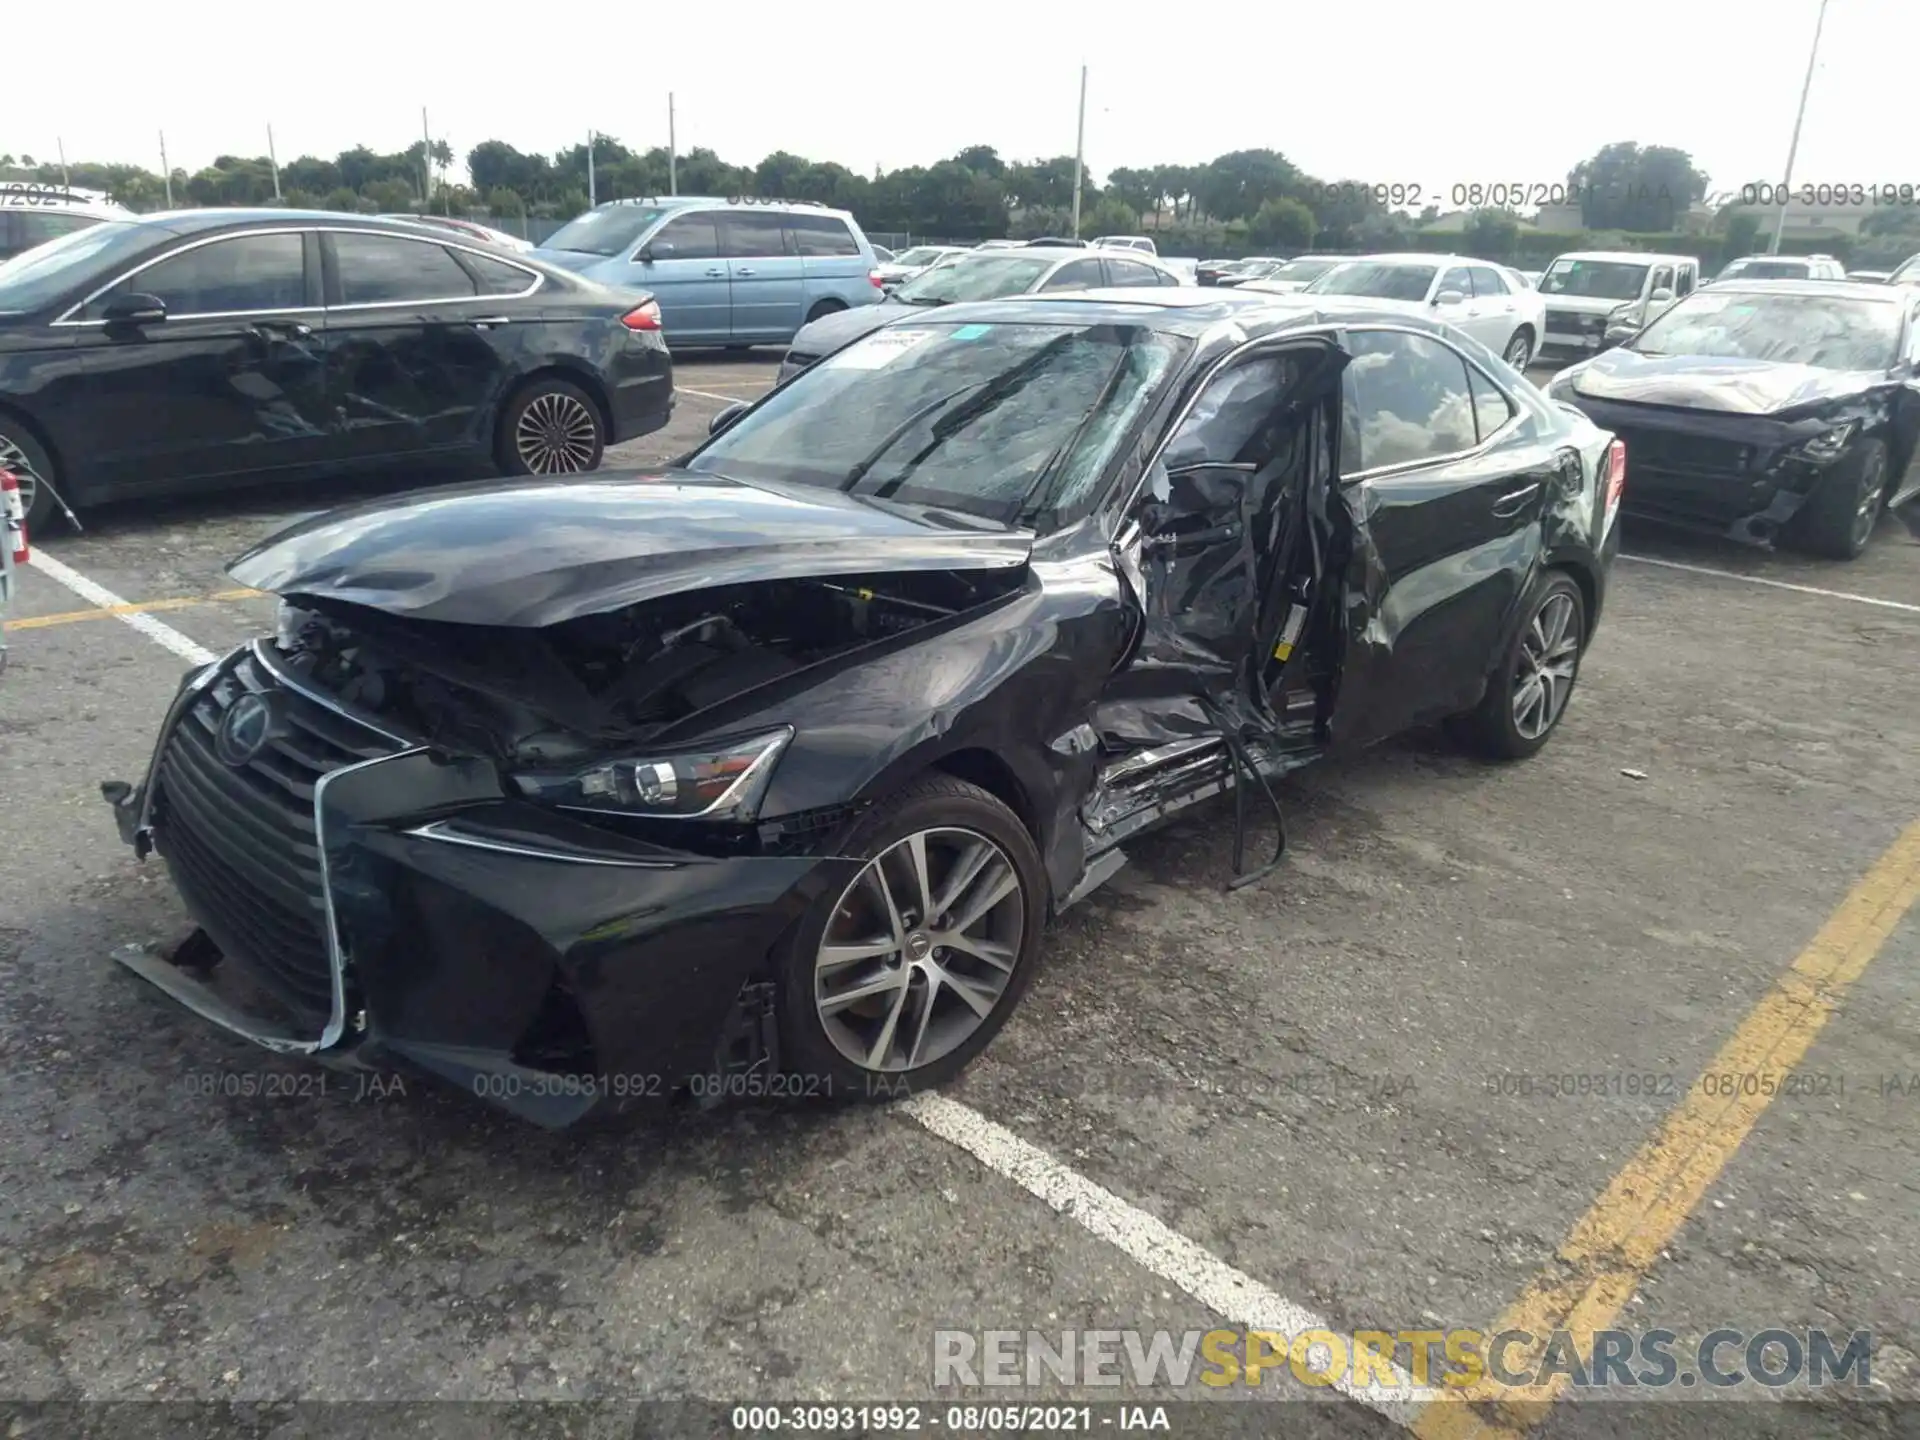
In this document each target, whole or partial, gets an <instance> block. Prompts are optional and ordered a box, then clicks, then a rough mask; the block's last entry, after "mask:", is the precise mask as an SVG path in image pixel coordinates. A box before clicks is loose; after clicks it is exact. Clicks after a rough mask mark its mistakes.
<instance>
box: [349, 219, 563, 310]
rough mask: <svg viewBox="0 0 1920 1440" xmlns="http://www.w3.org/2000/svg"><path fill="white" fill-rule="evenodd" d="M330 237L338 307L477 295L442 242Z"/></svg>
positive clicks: (376, 237)
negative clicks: (336, 270)
mask: <svg viewBox="0 0 1920 1440" xmlns="http://www.w3.org/2000/svg"><path fill="white" fill-rule="evenodd" d="M331 238H332V240H333V254H334V261H335V264H336V265H337V267H338V269H339V274H340V303H341V304H342V305H397V304H406V303H408V302H409V301H415V302H417V301H422V300H464V299H467V298H468V297H470V296H472V295H476V294H478V293H479V287H478V286H477V285H476V284H475V282H474V278H473V276H471V275H469V274H468V273H467V272H466V271H465V270H464V269H462V268H461V266H460V262H459V261H458V260H456V259H454V258H453V256H452V254H451V253H450V252H449V251H448V250H447V249H446V248H445V247H444V246H441V245H435V244H434V243H433V242H432V241H431V240H402V239H400V238H399V237H398V236H394V235H358V234H352V235H349V234H335V235H334V236H332V237H331ZM521 288H523V289H524V288H525V286H524V285H522V287H521Z"/></svg>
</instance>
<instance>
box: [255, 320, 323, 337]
mask: <svg viewBox="0 0 1920 1440" xmlns="http://www.w3.org/2000/svg"><path fill="white" fill-rule="evenodd" d="M247 328H248V329H249V330H251V331H252V332H253V333H254V334H255V335H257V336H259V337H260V338H261V339H262V340H273V339H277V338H279V337H281V336H288V337H291V338H292V339H295V340H305V339H307V338H308V337H309V336H311V335H312V334H313V327H312V326H311V325H306V324H303V323H301V322H300V321H298V320H256V321H254V322H253V324H251V325H249V326H248V327H247Z"/></svg>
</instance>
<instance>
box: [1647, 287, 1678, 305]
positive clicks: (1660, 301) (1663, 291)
mask: <svg viewBox="0 0 1920 1440" xmlns="http://www.w3.org/2000/svg"><path fill="white" fill-rule="evenodd" d="M1647 298H1648V299H1649V300H1651V301H1652V302H1653V303H1654V304H1655V305H1664V304H1666V303H1667V302H1668V301H1669V300H1671V299H1673V291H1671V290H1669V289H1667V287H1666V286H1664V285H1662V286H1661V287H1660V288H1659V289H1658V290H1656V291H1654V292H1653V294H1651V295H1649V296H1648V297H1647Z"/></svg>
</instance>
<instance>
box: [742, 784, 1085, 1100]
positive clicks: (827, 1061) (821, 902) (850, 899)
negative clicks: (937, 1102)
mask: <svg viewBox="0 0 1920 1440" xmlns="http://www.w3.org/2000/svg"><path fill="white" fill-rule="evenodd" d="M915 836H918V837H920V840H921V853H922V854H923V855H924V856H925V859H926V872H927V875H928V878H929V882H930V884H929V889H930V890H931V891H932V897H933V899H934V900H935V902H936V903H939V902H944V903H945V904H946V905H947V906H948V907H949V909H950V911H959V912H961V913H960V914H958V915H957V917H955V918H958V919H960V920H962V921H965V920H966V918H967V917H966V915H965V913H964V911H965V910H967V909H971V908H973V907H975V906H979V905H981V904H982V902H983V901H986V900H987V899H988V898H989V896H990V895H991V894H992V893H993V892H994V891H995V890H996V889H998V888H1000V886H1001V885H1002V884H1003V883H1004V882H1005V881H1006V880H1007V879H1008V878H1011V879H1012V880H1013V881H1014V882H1015V889H1014V890H1013V891H1012V892H1010V893H1009V894H1007V895H1006V896H1005V897H1004V898H1002V899H1001V900H999V901H998V902H996V903H993V904H990V905H986V906H985V908H984V909H983V910H982V912H981V915H980V916H979V917H978V919H977V921H976V922H974V923H972V924H970V925H966V926H964V927H963V928H964V931H965V936H966V938H968V939H969V940H971V941H973V942H974V943H977V944H982V945H985V946H987V947H988V948H990V949H993V950H995V951H997V952H998V955H997V956H996V958H995V959H994V960H993V961H992V962H989V960H988V959H986V958H983V957H981V956H979V955H978V954H970V953H967V951H964V950H955V949H953V948H950V947H948V946H940V945H936V944H935V943H934V942H935V940H936V939H937V938H938V937H939V936H940V934H941V932H940V931H938V930H937V929H930V928H928V927H924V920H925V916H924V915H920V914H918V911H919V909H920V908H921V907H920V905H919V903H918V898H917V897H918V894H919V893H920V892H919V886H918V885H917V884H916V882H915V880H914V874H913V866H912V852H911V850H910V849H909V848H908V845H909V842H910V840H911V838H912V837H915ZM982 845H984V846H985V848H986V850H987V851H988V852H990V853H988V854H987V855H986V856H985V858H984V862H983V864H982V865H980V866H979V867H978V868H976V869H975V870H974V871H973V873H972V874H971V876H969V875H968V874H967V866H968V863H969V861H970V860H971V859H972V858H973V856H974V854H975V847H977V846H982ZM832 853H834V854H838V855H846V856H852V857H856V858H859V859H862V860H866V861H868V862H869V863H868V864H867V865H865V866H863V867H862V869H861V870H860V871H859V873H858V874H856V875H854V876H853V877H852V878H851V879H849V880H848V882H847V883H846V884H845V885H844V886H843V887H835V888H831V889H829V890H828V891H827V892H826V893H824V894H822V895H821V896H820V897H819V899H818V900H816V901H815V903H814V905H813V908H812V909H811V910H810V911H809V912H808V913H807V915H806V916H805V917H803V918H802V919H801V921H800V922H799V923H798V925H796V926H795V928H794V930H793V932H792V934H791V938H790V940H789V942H788V943H787V945H786V946H785V947H784V950H783V952H782V953H781V954H780V955H779V956H778V957H777V959H776V964H777V968H778V974H777V976H776V989H777V992H778V1000H779V1015H780V1041H781V1050H782V1056H783V1061H784V1068H785V1069H786V1070H787V1071H788V1072H789V1073H790V1074H791V1075H792V1076H794V1077H795V1078H796V1079H801V1080H804V1082H805V1088H804V1091H803V1092H802V1093H805V1094H808V1095H815V1096H819V1097H821V1098H831V1099H835V1100H851V1101H862V1100H885V1099H897V1098H903V1097H905V1096H907V1095H909V1094H912V1093H914V1092H916V1091H919V1090H925V1089H931V1088H933V1087H935V1086H938V1085H941V1084H944V1083H945V1082H946V1081H948V1080H950V1079H952V1078H953V1077H954V1076H955V1075H957V1074H959V1073H960V1072H961V1071H962V1070H964V1069H965V1068H966V1067H967V1065H968V1064H969V1063H970V1062H971V1061H972V1060H973V1059H974V1057H975V1056H977V1055H978V1054H979V1053H980V1052H981V1051H982V1050H984V1049H985V1048H986V1047H987V1045H988V1043H989V1042H991V1041H992V1039H993V1037H994V1036H995V1035H997V1034H998V1033H999V1032H1000V1028H1001V1027H1002V1026H1003V1025H1005V1024H1006V1022H1007V1017H1008V1016H1009V1015H1011V1014H1012V1013H1013V1010H1014V1008H1015V1007H1016V1006H1017V1005H1018V1004H1019V1003H1020V997H1021V996H1023V995H1024V994H1025V993H1026V990H1027V986H1028V984H1029V983H1030V982H1031V980H1032V978H1033V971H1034V968H1035V965H1036V963H1037V960H1038V956H1039V952H1040V945H1041V930H1042V927H1043V925H1044V924H1045V921H1046V914H1047V880H1046V870H1045V868H1044V867H1043V866H1042V865H1041V863H1040V852H1039V851H1038V849H1037V848H1036V847H1035V845H1034V842H1033V837H1032V836H1031V835H1029V834H1028V833H1027V829H1026V827H1025V826H1024V825H1022V824H1021V823H1020V820H1019V817H1018V816H1016V815H1015V814H1014V813H1013V812H1012V811H1011V810H1009V809H1008V808H1007V807H1006V806H1005V805H1003V804H1002V803H1001V802H1000V801H999V800H997V799H995V798H994V797H993V796H992V795H990V794H988V793H987V792H986V791H985V790H982V789H981V788H980V787H979V786H977V785H970V784H968V783H967V782H966V781H964V780H956V779H954V778H952V777H950V776H945V775H930V776H928V777H926V778H924V779H921V780H918V781H916V782H914V783H913V784H911V785H909V786H908V787H906V788H905V789H903V790H901V791H898V792H897V793H895V794H894V795H892V796H890V797H888V798H887V799H885V800H883V801H881V802H879V803H878V804H877V805H875V806H874V807H873V808H872V809H870V810H868V811H867V812H866V813H865V814H864V815H862V816H861V817H860V819H859V820H858V821H856V822H855V824H854V826H853V828H852V829H851V830H850V831H849V832H848V834H847V835H846V837H845V839H844V840H842V841H841V842H840V843H838V844H837V845H836V846H835V847H834V849H833V852H832ZM876 874H880V875H883V876H885V877H886V879H887V893H888V895H890V896H891V897H892V899H893V903H894V906H895V909H896V912H904V915H905V919H906V921H907V922H908V923H909V925H910V926H911V928H909V929H906V930H905V931H904V935H905V943H904V944H900V943H895V942H894V936H895V935H898V934H901V933H902V932H899V931H894V930H893V929H892V927H891V925H890V924H889V923H888V922H887V919H886V912H885V903H884V901H883V900H882V898H881V894H880V887H879V886H878V884H877V883H875V881H874V879H873V877H874V876H875V875H876ZM956 882H958V889H957V893H956V894H951V895H949V894H943V893H942V891H943V889H945V888H946V887H947V886H949V885H953V884H955V883H956ZM947 933H949V934H951V933H953V932H951V931H949V932H947ZM829 943H837V944H838V945H839V946H840V947H841V948H842V949H845V950H848V951H865V952H866V953H865V954H864V955H856V956H852V957H850V958H842V959H841V960H840V961H839V962H838V963H836V964H833V965H832V966H830V967H828V968H824V969H823V968H822V966H821V963H820V962H821V960H822V952H823V949H824V948H825V947H827V946H828V945H829ZM876 947H880V948H876ZM1003 962H1004V963H1003ZM894 975H899V976H900V977H901V978H900V980H899V981H898V982H893V981H892V979H891V977H892V976H894ZM961 985H964V986H965V989H964V990H962V989H961V988H960V986H961ZM996 987H997V988H996ZM849 990H852V991H857V992H859V994H860V996H861V997H862V998H859V999H857V1000H855V1001H854V1002H853V1003H846V992H847V991H849ZM968 996H971V997H972V998H971V1000H969V999H968V998H967V997H968ZM835 1002H840V1003H838V1004H837V1005H836V1003H835ZM928 1003H931V1005H932V1007H933V1008H932V1011H931V1018H930V1021H929V1020H924V1019H922V1017H923V1016H926V1015H927V1014H928V1012H927V1010H926V1009H925V1007H926V1005H927V1004H928ZM983 1005H984V1006H986V1007H987V1008H986V1010H985V1013H984V1014H981V1013H980V1008H981V1007H982V1006H983ZM889 1015H891V1016H892V1017H893V1018H892V1019H891V1021H889V1019H888V1018H887V1017H888V1016H889ZM916 1021H919V1022H920V1023H919V1024H917V1025H916V1023H915V1022H916ZM882 1042H885V1043H884V1046H883V1043H882ZM862 1052H864V1053H865V1055H866V1057H867V1058H866V1059H861V1058H859V1057H860V1056H861V1055H862ZM916 1052H917V1053H918V1054H919V1056H920V1057H921V1058H920V1059H919V1062H918V1063H917V1064H916V1063H914V1058H915V1053H916ZM875 1056H877V1057H878V1060H877V1063H876V1062H875V1061H874V1059H873V1058H872V1057H875Z"/></svg>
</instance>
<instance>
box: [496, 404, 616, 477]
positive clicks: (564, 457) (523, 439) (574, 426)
mask: <svg viewBox="0 0 1920 1440" xmlns="http://www.w3.org/2000/svg"><path fill="white" fill-rule="evenodd" d="M595 434H596V430H595V426H594V422H593V416H592V415H591V414H589V413H588V411H587V407H586V406H584V405H582V404H581V403H580V402H579V401H578V400H576V399H574V398H573V397H572V396H571V395H539V396H536V397H534V400H533V403H532V404H530V405H528V406H527V408H526V409H525V410H523V411H521V412H520V422H519V423H518V424H517V425H515V426H514V427H513V445H514V449H515V450H516V451H518V452H519V455H520V461H521V463H522V464H524V465H525V466H526V467H527V469H528V470H530V471H532V472H533V473H534V474H535V475H570V474H574V473H576V472H578V471H581V470H585V469H586V468H587V467H588V466H589V465H591V464H593V445H594V439H595Z"/></svg>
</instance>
